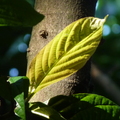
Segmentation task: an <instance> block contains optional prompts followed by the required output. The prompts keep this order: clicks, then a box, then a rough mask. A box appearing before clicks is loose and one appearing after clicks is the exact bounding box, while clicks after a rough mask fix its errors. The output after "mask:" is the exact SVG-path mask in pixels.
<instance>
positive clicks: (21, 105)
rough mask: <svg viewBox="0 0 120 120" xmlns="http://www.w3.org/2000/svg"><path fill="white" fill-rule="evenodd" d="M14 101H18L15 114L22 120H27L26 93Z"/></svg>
mask: <svg viewBox="0 0 120 120" xmlns="http://www.w3.org/2000/svg"><path fill="white" fill-rule="evenodd" d="M14 100H15V101H16V108H15V110H14V112H15V114H16V115H17V116H18V117H20V118H21V119H22V120H26V112H25V110H26V109H25V100H24V93H23V92H22V93H21V94H19V95H17V96H16V97H15V98H14Z"/></svg>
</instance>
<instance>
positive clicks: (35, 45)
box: [27, 0, 97, 102]
mask: <svg viewBox="0 0 120 120" xmlns="http://www.w3.org/2000/svg"><path fill="white" fill-rule="evenodd" d="M96 2H97V0H36V1H35V9H36V10H37V11H38V12H40V13H42V14H44V15H45V19H44V20H43V21H42V22H40V23H39V24H37V25H36V26H35V27H34V28H33V31H32V37H31V41H30V44H29V52H28V54H27V57H28V67H29V65H30V62H31V61H32V59H33V58H34V57H35V55H36V54H37V53H38V52H39V51H40V50H41V49H42V48H43V47H44V46H45V45H46V44H47V43H48V42H49V41H50V40H52V39H53V37H55V36H56V35H57V34H58V33H59V32H60V31H61V30H63V29H64V28H65V27H66V26H67V25H69V24H70V23H72V22H73V21H75V20H77V19H80V18H83V17H88V16H94V13H95V5H96ZM90 64H91V63H90V61H88V62H87V63H86V65H85V66H84V67H83V68H82V69H81V70H79V71H78V72H77V73H75V74H73V75H71V76H70V77H68V78H66V79H64V80H62V81H60V82H57V83H54V84H52V85H50V86H48V87H46V88H43V89H42V90H41V91H40V92H38V93H37V94H36V95H35V97H33V98H32V100H31V101H42V102H43V101H46V100H48V99H49V98H51V97H53V96H56V95H60V94H62V95H71V94H73V93H80V92H89V82H90Z"/></svg>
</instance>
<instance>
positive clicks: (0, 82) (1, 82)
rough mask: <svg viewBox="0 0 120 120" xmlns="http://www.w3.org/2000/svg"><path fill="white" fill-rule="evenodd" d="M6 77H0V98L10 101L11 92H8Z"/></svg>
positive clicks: (8, 86) (8, 85)
mask: <svg viewBox="0 0 120 120" xmlns="http://www.w3.org/2000/svg"><path fill="white" fill-rule="evenodd" d="M7 79H8V78H7V77H6V76H2V77H0V96H1V97H3V98H4V99H7V100H9V101H11V97H12V96H11V90H10V84H9V82H7Z"/></svg>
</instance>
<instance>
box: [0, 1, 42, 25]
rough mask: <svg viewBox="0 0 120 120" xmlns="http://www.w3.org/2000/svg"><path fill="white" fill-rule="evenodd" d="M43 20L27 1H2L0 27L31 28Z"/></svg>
mask: <svg viewBox="0 0 120 120" xmlns="http://www.w3.org/2000/svg"><path fill="white" fill-rule="evenodd" d="M43 18H44V16H43V15H41V14H39V13H38V12H36V11H35V10H34V9H33V8H32V6H31V5H30V4H29V3H28V2H26V1H25V0H0V26H24V27H30V26H34V25H36V24H37V23H38V22H40V21H41V20H42V19H43Z"/></svg>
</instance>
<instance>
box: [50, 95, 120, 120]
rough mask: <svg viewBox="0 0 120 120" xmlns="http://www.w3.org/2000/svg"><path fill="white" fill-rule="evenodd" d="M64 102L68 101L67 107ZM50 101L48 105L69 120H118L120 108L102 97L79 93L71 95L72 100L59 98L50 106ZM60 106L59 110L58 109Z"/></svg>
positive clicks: (119, 118)
mask: <svg viewBox="0 0 120 120" xmlns="http://www.w3.org/2000/svg"><path fill="white" fill-rule="evenodd" d="M57 97H59V96H57ZM57 97H55V98H52V99H57ZM59 98H60V97H59ZM52 99H50V101H51V100H52ZM63 99H64V100H63ZM76 99H77V100H76ZM66 100H68V103H67V105H66V103H64V101H66ZM50 101H49V103H48V105H49V106H50V107H52V108H53V109H55V110H57V111H58V112H60V114H61V115H62V116H64V117H65V118H66V119H69V120H120V114H119V113H120V106H118V105H116V104H115V103H114V102H112V101H111V100H109V99H108V98H106V97H104V96H100V95H96V94H88V93H79V94H75V95H73V98H72V96H68V97H63V98H62V97H61V98H60V99H59V100H58V101H56V102H54V103H53V102H52V104H51V102H50ZM52 101H53V100H52ZM62 101H63V102H62ZM70 101H71V102H70ZM60 106H61V108H60V109H58V108H59V107H60Z"/></svg>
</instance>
